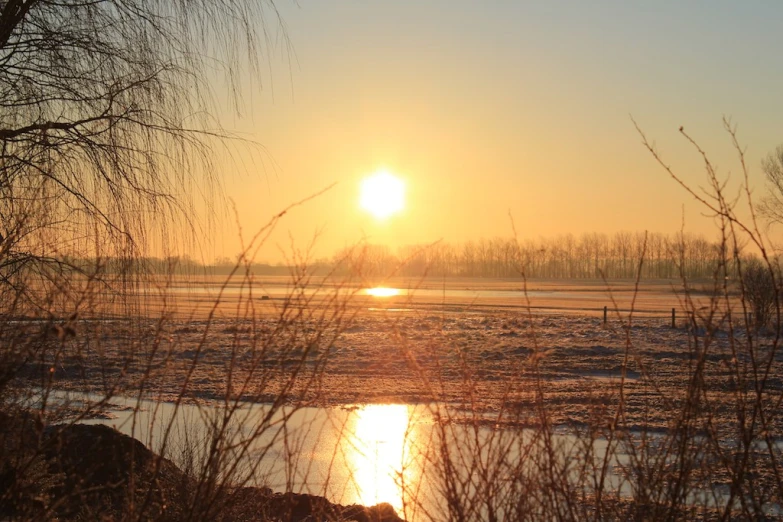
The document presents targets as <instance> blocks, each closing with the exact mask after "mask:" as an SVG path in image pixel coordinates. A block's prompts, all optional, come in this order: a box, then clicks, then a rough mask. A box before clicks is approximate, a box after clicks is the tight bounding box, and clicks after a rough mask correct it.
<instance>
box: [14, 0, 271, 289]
mask: <svg viewBox="0 0 783 522" xmlns="http://www.w3.org/2000/svg"><path fill="white" fill-rule="evenodd" d="M268 13H272V15H273V16H274V17H277V13H276V11H275V9H274V5H272V4H271V3H270V2H267V1H264V0H255V1H251V0H247V1H246V0H173V1H171V2H151V1H144V0H96V1H90V2H62V1H56V0H6V1H4V2H0V281H3V282H5V283H6V284H8V283H10V282H11V280H12V275H13V274H14V273H15V272H16V271H18V270H20V269H21V268H20V267H30V266H32V265H41V264H44V265H46V266H52V263H51V261H53V260H58V259H62V258H63V257H64V256H65V254H66V253H75V252H78V253H80V254H82V255H91V256H100V255H104V256H105V255H109V254H110V253H111V254H117V253H118V252H124V253H128V252H137V251H138V250H137V249H138V248H139V247H140V246H143V245H144V243H145V240H146V237H147V234H149V232H150V231H151V230H152V229H157V230H159V231H163V230H166V229H167V228H168V229H169V230H173V229H175V228H179V227H178V225H181V224H186V225H188V224H190V225H192V224H193V223H192V221H190V220H191V219H192V216H193V214H192V212H189V211H190V210H192V208H193V207H192V205H193V203H194V199H193V198H194V197H195V196H196V194H215V193H216V191H215V190H214V189H215V188H217V186H219V184H220V183H219V178H218V177H217V175H216V174H215V171H214V169H213V167H214V165H212V164H211V163H210V158H211V157H212V154H211V153H210V151H211V150H212V149H213V147H215V146H216V145H217V144H218V143H221V142H222V140H224V139H225V138H227V137H228V135H227V133H226V132H225V131H223V130H222V129H221V128H220V126H219V124H218V122H217V121H216V120H215V119H214V118H213V117H212V116H211V114H212V113H214V111H212V110H210V109H212V108H213V106H214V104H213V102H211V101H210V100H211V99H213V96H212V95H211V89H210V87H209V82H208V79H207V78H208V74H214V75H215V77H225V78H228V80H227V83H228V91H229V92H231V93H233V95H234V96H236V95H237V93H238V92H239V91H238V85H239V81H240V77H241V73H242V71H243V70H247V71H249V72H251V73H252V72H254V71H258V68H257V64H258V60H259V59H260V58H259V56H262V53H261V43H267V44H269V43H270V40H269V39H270V38H271V36H269V35H268V34H267V33H266V32H265V27H266V25H265V17H267V16H268ZM265 39H266V40H265ZM245 64H246V65H247V68H246V69H244V68H243V65H245ZM235 99H237V98H235ZM199 185H202V186H203V185H206V187H205V188H203V189H202V190H195V189H196V187H197V186H199ZM218 193H219V191H218ZM175 222H176V224H174V223H175ZM177 234H179V231H177ZM180 237H181V236H180ZM55 265H56V263H55Z"/></svg>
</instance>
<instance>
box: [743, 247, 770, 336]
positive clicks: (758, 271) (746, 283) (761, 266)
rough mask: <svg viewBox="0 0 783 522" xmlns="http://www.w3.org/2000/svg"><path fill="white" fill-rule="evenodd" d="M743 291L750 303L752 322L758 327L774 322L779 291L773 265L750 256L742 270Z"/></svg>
mask: <svg viewBox="0 0 783 522" xmlns="http://www.w3.org/2000/svg"><path fill="white" fill-rule="evenodd" d="M741 282H742V291H743V293H744V296H745V299H746V301H747V302H748V303H749V304H750V308H751V310H750V311H751V313H752V314H753V315H752V318H751V319H752V323H753V325H754V326H756V327H761V326H767V325H769V324H770V323H771V322H772V319H773V315H774V313H775V310H776V306H777V298H778V291H777V289H776V287H775V277H774V272H773V269H772V267H771V266H769V265H767V264H765V263H764V262H763V261H761V260H759V259H757V258H749V259H748V260H747V261H746V262H745V266H744V267H743V270H742V278H741Z"/></svg>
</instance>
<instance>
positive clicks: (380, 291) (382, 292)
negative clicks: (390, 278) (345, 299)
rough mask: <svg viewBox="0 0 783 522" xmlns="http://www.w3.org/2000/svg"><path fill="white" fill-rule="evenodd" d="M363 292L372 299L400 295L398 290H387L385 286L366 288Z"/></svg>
mask: <svg viewBox="0 0 783 522" xmlns="http://www.w3.org/2000/svg"><path fill="white" fill-rule="evenodd" d="M364 291H365V292H366V293H367V295H371V296H373V297H393V296H395V295H400V289H399V288H388V287H385V286H376V287H375V288H366V289H365V290H364Z"/></svg>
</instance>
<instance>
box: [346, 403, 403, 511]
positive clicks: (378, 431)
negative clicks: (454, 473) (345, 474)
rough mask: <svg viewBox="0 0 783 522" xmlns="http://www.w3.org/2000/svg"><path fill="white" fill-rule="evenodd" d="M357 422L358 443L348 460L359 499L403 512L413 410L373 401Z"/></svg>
mask: <svg viewBox="0 0 783 522" xmlns="http://www.w3.org/2000/svg"><path fill="white" fill-rule="evenodd" d="M355 421H356V424H355V426H354V432H353V433H354V441H353V442H354V443H355V446H353V447H352V448H351V451H349V459H350V461H351V464H352V467H353V470H354V474H355V478H356V486H357V489H358V496H359V502H360V503H361V504H364V505H365V506H372V505H375V504H378V503H380V502H388V503H389V504H391V505H392V506H393V507H394V508H395V509H397V510H398V512H400V510H401V509H402V504H403V501H402V500H403V485H402V483H401V480H404V479H403V476H404V475H407V474H408V473H409V472H410V469H409V465H410V464H406V460H408V459H409V455H408V452H409V448H408V446H409V445H410V444H411V441H412V433H410V431H409V430H410V427H411V416H410V409H409V407H408V406H407V405H404V404H370V405H367V406H363V407H361V408H360V409H358V410H357V411H356V417H355ZM408 479H410V477H408Z"/></svg>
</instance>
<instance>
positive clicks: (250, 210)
mask: <svg viewBox="0 0 783 522" xmlns="http://www.w3.org/2000/svg"><path fill="white" fill-rule="evenodd" d="M276 7H277V8H278V9H279V11H280V15H281V17H282V20H283V22H284V24H285V33H283V32H282V30H281V29H279V28H278V29H277V31H275V30H272V31H271V34H270V44H271V48H270V49H269V50H268V51H267V53H266V56H265V57H264V62H265V64H266V65H268V70H267V71H265V72H264V73H263V75H264V77H265V78H264V79H265V82H264V84H263V87H262V88H258V87H257V86H254V85H252V84H250V83H248V84H247V87H248V88H247V89H246V92H244V93H243V95H242V100H241V103H240V107H239V109H238V111H237V110H234V109H232V107H231V105H230V104H229V103H228V102H227V101H225V100H227V99H228V96H227V95H224V91H225V85H224V84H225V82H224V81H223V80H216V81H215V83H214V86H213V88H214V89H215V94H216V99H217V100H218V106H219V107H221V108H223V109H225V112H224V113H223V114H218V115H217V116H218V117H219V119H220V121H221V123H222V124H223V125H224V126H225V127H226V129H228V130H229V131H231V132H236V133H238V134H239V135H240V136H241V137H243V138H247V139H250V140H252V141H254V142H256V143H258V144H260V145H261V146H262V147H263V149H262V150H256V151H255V152H252V153H251V152H249V151H248V150H249V149H247V150H245V149H243V150H241V151H239V152H235V153H234V155H233V157H232V158H231V159H228V158H223V157H222V156H219V157H220V158H221V159H220V160H216V162H217V163H218V164H217V167H218V172H220V173H221V175H223V176H224V179H223V182H224V184H225V189H226V196H227V197H228V198H229V199H230V200H231V201H233V204H235V206H236V212H237V217H238V221H237V220H235V219H234V215H233V211H232V210H227V211H225V212H221V213H220V216H221V219H220V220H219V221H220V224H219V225H217V227H216V228H215V230H214V231H210V232H209V236H208V237H205V238H204V239H203V242H202V244H201V245H200V249H201V251H202V252H203V254H201V255H203V257H204V258H205V259H213V258H215V257H220V256H224V255H228V256H231V255H233V252H236V251H238V250H239V241H238V239H237V236H238V228H239V227H241V229H242V231H243V234H244V235H245V237H246V238H247V237H248V236H251V235H252V234H253V233H254V232H255V231H256V230H257V229H258V228H260V227H261V226H262V225H263V224H265V223H266V222H267V221H268V220H269V219H270V217H272V216H273V215H274V214H275V213H277V212H279V211H281V210H283V209H284V208H286V207H287V206H288V205H290V204H292V203H294V202H296V201H299V200H301V199H303V198H306V197H308V196H310V195H311V194H314V193H316V192H318V191H320V190H322V189H323V188H325V187H328V186H331V185H332V184H334V186H333V187H332V188H331V189H330V190H328V191H327V192H326V193H324V194H322V195H320V196H318V197H316V198H315V199H313V200H311V201H309V202H307V203H306V204H305V205H303V206H301V207H297V208H295V209H292V210H291V211H290V212H288V213H287V215H286V216H285V217H284V219H282V220H281V222H280V223H279V225H278V227H277V230H276V231H275V233H274V234H272V236H270V239H269V242H268V243H267V245H266V246H265V247H264V248H263V249H262V250H261V251H260V252H259V260H261V261H266V262H273V263H274V262H279V261H281V260H283V257H284V256H283V254H282V253H281V251H288V250H289V249H290V246H291V242H292V239H291V238H293V243H294V244H295V245H296V247H297V248H302V249H305V248H307V247H308V245H309V244H310V242H311V241H312V240H313V238H314V237H315V236H317V241H315V242H314V244H315V247H314V257H323V256H325V255H329V253H330V252H332V251H334V250H337V249H339V248H342V247H345V246H348V245H351V244H354V243H356V242H357V241H362V240H364V241H367V242H370V243H373V244H385V245H389V246H390V247H392V248H396V247H399V246H400V245H405V244H417V243H427V242H432V241H437V240H443V241H446V242H464V241H468V240H475V239H477V238H480V237H492V236H507V235H511V234H513V233H514V231H516V234H517V236H518V237H519V238H520V239H529V238H537V237H551V236H555V235H560V234H568V233H571V234H575V235H579V234H583V233H592V232H597V233H605V234H613V233H615V232H618V231H621V230H630V231H634V232H635V231H645V230H647V231H651V232H662V233H671V232H674V231H678V230H680V229H682V228H683V227H684V230H685V231H686V232H690V233H695V234H704V235H707V236H710V235H712V234H713V233H714V230H715V229H714V223H713V221H712V219H711V218H710V217H705V216H704V215H703V211H702V209H701V208H700V205H699V204H698V203H696V202H695V201H693V200H692V198H691V197H690V196H688V195H687V194H686V193H685V191H683V190H682V188H681V187H679V186H678V185H677V184H676V183H675V182H674V181H673V180H672V179H671V178H670V177H669V175H668V174H667V173H666V172H665V171H664V170H663V169H662V168H661V167H660V166H659V165H658V164H657V163H656V162H655V160H654V159H653V158H652V157H651V155H650V153H649V152H648V151H646V150H645V148H644V147H643V146H642V144H641V138H640V136H639V135H638V134H637V132H636V130H635V128H634V125H633V122H632V120H631V117H633V118H634V119H635V120H636V122H638V124H639V126H640V127H641V128H642V129H643V130H644V132H645V133H646V134H647V136H648V137H649V138H650V140H651V141H653V142H654V143H655V144H656V146H657V148H658V150H659V151H660V153H661V155H662V157H663V159H664V161H666V162H667V164H669V165H671V166H672V168H673V169H674V170H675V172H677V173H678V174H679V175H681V176H682V178H683V180H684V181H685V182H687V183H689V184H691V185H692V186H694V187H696V188H698V187H699V186H702V185H704V184H705V176H704V168H703V164H702V161H701V158H700V156H699V155H698V153H697V152H696V151H695V150H694V149H693V147H692V146H691V145H690V144H688V143H687V141H686V140H685V139H684V138H683V137H682V136H681V135H680V134H679V132H678V129H679V127H680V126H684V127H685V130H686V131H687V132H688V133H689V134H690V135H691V136H692V137H693V138H694V139H696V140H697V141H698V142H699V144H700V145H701V146H703V148H704V149H705V150H706V152H707V153H708V154H709V155H710V157H711V159H712V160H713V162H714V163H715V164H716V165H717V166H718V168H719V175H720V176H727V175H729V173H731V180H730V182H729V189H730V190H731V191H736V190H738V189H739V185H740V181H741V179H742V173H741V171H740V169H739V163H738V161H737V155H736V152H735V151H734V150H733V149H732V145H731V139H730V137H729V135H728V134H727V133H726V132H725V130H724V129H723V124H722V118H723V117H724V116H725V117H728V118H730V119H731V121H732V122H733V123H734V124H736V125H737V127H738V137H739V140H740V142H741V144H742V145H743V146H744V147H746V161H747V165H748V167H749V169H750V178H749V181H750V185H751V188H752V189H753V191H754V195H755V196H756V197H760V196H761V195H763V192H764V187H765V185H764V179H763V174H762V172H761V171H760V169H759V164H760V161H761V159H762V158H763V157H764V156H766V155H767V154H768V153H769V152H771V151H772V150H773V149H774V148H775V147H776V146H777V145H779V144H780V143H781V142H783V132H782V131H783V129H782V128H781V127H782V125H781V123H780V121H779V119H778V118H777V117H776V116H777V114H779V113H780V110H781V108H783V107H782V105H783V101H781V99H780V97H779V96H776V93H777V92H779V91H780V87H781V86H783V73H781V72H779V71H778V68H776V67H775V66H774V65H775V63H777V59H776V58H777V57H776V56H775V51H776V50H777V49H779V48H780V45H779V44H781V43H783V36H781V34H780V32H779V31H778V28H777V24H776V20H778V19H780V16H781V15H783V5H777V4H770V3H764V2H753V3H752V4H751V5H750V6H748V5H745V4H744V5H739V4H734V3H731V2H709V3H708V2H694V3H687V4H681V3H678V2H659V3H656V4H655V5H649V4H645V5H641V4H633V5H632V4H627V3H622V2H612V1H603V2H594V3H590V4H589V5H588V4H587V3H581V2H576V1H567V2H566V1H562V2H552V3H546V4H542V5H538V4H536V5H532V4H512V3H505V2H503V3H493V4H473V3H470V2H448V3H446V2H428V3H426V4H418V3H416V4H414V3H412V2H394V3H381V2H369V3H351V2H344V1H338V2H333V3H329V4H328V5H327V4H320V3H301V4H299V5H296V4H293V3H288V2H284V3H278V4H277V5H276ZM284 36H285V38H284ZM286 38H287V39H286ZM221 161H222V162H223V163H220V162H221ZM379 169H386V170H387V171H389V172H391V173H393V174H394V175H395V176H397V177H398V178H400V179H401V180H403V181H404V183H405V205H404V208H403V209H402V211H401V212H399V213H398V214H396V215H394V216H391V217H389V218H387V219H385V220H379V219H377V218H375V217H374V216H372V215H371V214H369V213H367V212H365V211H363V210H362V209H361V208H360V204H359V190H360V183H361V181H362V180H363V179H364V178H366V177H367V176H369V175H371V174H372V173H374V172H376V171H378V170H379ZM742 205H744V203H742ZM742 205H741V206H742ZM741 214H742V212H741Z"/></svg>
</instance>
